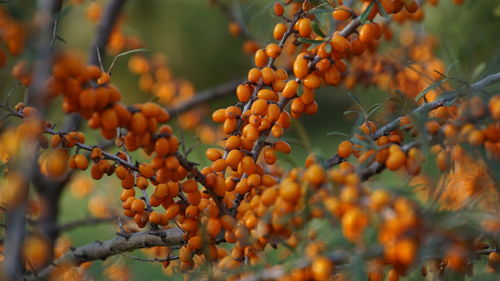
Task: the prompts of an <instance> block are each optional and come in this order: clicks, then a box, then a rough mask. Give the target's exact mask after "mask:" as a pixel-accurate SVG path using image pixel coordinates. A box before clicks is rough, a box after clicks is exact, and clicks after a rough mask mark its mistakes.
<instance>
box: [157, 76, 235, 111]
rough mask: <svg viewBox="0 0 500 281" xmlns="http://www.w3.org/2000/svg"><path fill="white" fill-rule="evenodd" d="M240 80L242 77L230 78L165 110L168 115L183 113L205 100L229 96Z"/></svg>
mask: <svg viewBox="0 0 500 281" xmlns="http://www.w3.org/2000/svg"><path fill="white" fill-rule="evenodd" d="M242 81H243V79H235V80H231V81H229V82H225V83H222V84H219V85H217V86H215V87H213V88H209V89H206V90H203V91H201V92H199V93H197V94H195V95H194V96H193V98H191V99H190V100H187V101H185V102H183V103H181V104H179V105H177V106H175V107H172V108H166V110H167V112H169V113H170V115H172V116H173V115H177V114H181V113H184V112H186V111H189V110H191V109H193V108H196V107H197V106H199V105H201V104H203V103H205V102H208V101H211V100H214V99H218V98H222V97H225V96H229V95H231V94H232V93H233V91H234V89H235V88H236V86H238V85H239V84H241V83H242Z"/></svg>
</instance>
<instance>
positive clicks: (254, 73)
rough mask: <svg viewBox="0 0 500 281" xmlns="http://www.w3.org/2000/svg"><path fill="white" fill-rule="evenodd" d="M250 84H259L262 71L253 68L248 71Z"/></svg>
mask: <svg viewBox="0 0 500 281" xmlns="http://www.w3.org/2000/svg"><path fill="white" fill-rule="evenodd" d="M247 79H248V82H250V83H257V82H259V79H260V69H258V68H252V69H250V70H249V71H248V77H247Z"/></svg>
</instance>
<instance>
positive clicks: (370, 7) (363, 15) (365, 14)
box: [359, 1, 375, 24]
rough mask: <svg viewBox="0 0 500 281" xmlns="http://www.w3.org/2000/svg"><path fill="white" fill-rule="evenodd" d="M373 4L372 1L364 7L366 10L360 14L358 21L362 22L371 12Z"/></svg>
mask: <svg viewBox="0 0 500 281" xmlns="http://www.w3.org/2000/svg"><path fill="white" fill-rule="evenodd" d="M374 5H375V1H372V2H371V3H370V5H368V8H366V10H365V11H364V12H363V13H362V14H361V16H360V17H359V22H360V23H361V24H364V23H365V21H366V19H367V18H368V16H369V15H370V13H371V12H372V10H373V6H374Z"/></svg>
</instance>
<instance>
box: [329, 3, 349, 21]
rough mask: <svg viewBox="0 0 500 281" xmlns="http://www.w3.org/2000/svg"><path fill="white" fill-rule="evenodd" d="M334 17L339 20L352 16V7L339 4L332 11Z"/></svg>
mask: <svg viewBox="0 0 500 281" xmlns="http://www.w3.org/2000/svg"><path fill="white" fill-rule="evenodd" d="M332 17H333V18H334V19H335V20H338V21H344V20H347V19H349V18H350V17H351V9H350V8H349V7H347V6H339V7H337V8H335V10H333V12H332Z"/></svg>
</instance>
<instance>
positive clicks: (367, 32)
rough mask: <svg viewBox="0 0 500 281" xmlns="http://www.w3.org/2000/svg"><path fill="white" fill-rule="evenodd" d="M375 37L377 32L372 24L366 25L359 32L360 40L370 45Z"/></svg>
mask: <svg viewBox="0 0 500 281" xmlns="http://www.w3.org/2000/svg"><path fill="white" fill-rule="evenodd" d="M374 37H375V31H374V30H373V26H372V25H371V24H364V25H363V26H362V27H361V29H360V31H359V40H360V41H361V42H363V43H370V42H371V41H372V40H373V38H374Z"/></svg>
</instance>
